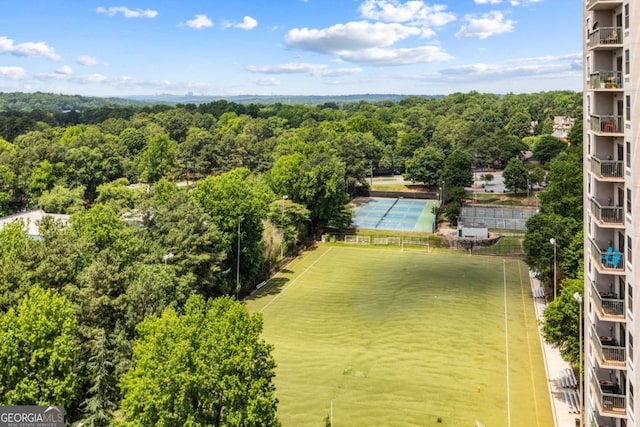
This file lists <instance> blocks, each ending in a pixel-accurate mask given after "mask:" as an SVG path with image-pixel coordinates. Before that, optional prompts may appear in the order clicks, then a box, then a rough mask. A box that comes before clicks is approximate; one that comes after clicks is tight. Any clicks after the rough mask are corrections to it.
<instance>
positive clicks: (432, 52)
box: [338, 46, 453, 65]
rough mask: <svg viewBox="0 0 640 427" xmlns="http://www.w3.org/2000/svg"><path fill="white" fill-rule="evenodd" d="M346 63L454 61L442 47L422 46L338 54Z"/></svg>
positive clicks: (372, 49)
mask: <svg viewBox="0 0 640 427" xmlns="http://www.w3.org/2000/svg"><path fill="white" fill-rule="evenodd" d="M338 55H339V56H340V58H342V59H344V60H345V61H351V62H360V63H369V64H377V65H409V64H420V63H424V62H443V61H449V60H451V59H453V57H452V56H451V55H449V54H448V53H447V52H446V51H445V50H444V49H442V48H441V47H440V46H420V47H414V48H399V49H381V48H370V49H363V50H359V51H348V52H341V53H338Z"/></svg>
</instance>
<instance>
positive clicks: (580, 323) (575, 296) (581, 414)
mask: <svg viewBox="0 0 640 427" xmlns="http://www.w3.org/2000/svg"><path fill="white" fill-rule="evenodd" d="M573 298H574V299H575V300H576V301H577V302H578V319H579V320H578V323H579V326H580V362H579V363H580V368H579V374H580V376H579V377H578V383H579V384H580V402H579V403H580V427H584V415H583V414H584V403H583V402H584V400H583V398H584V396H583V391H582V387H583V385H582V383H583V379H584V374H583V373H582V370H583V369H582V295H580V293H579V292H576V293H574V294H573Z"/></svg>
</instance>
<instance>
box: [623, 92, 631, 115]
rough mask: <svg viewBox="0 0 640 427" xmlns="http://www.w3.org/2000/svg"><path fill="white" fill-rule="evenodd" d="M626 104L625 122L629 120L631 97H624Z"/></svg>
mask: <svg viewBox="0 0 640 427" xmlns="http://www.w3.org/2000/svg"><path fill="white" fill-rule="evenodd" d="M624 100H625V104H626V112H627V117H626V118H627V120H631V97H630V96H629V95H627V96H625V97H624Z"/></svg>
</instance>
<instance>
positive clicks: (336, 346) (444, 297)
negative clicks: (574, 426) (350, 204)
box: [247, 246, 553, 427]
mask: <svg viewBox="0 0 640 427" xmlns="http://www.w3.org/2000/svg"><path fill="white" fill-rule="evenodd" d="M247 305H248V307H249V309H250V310H251V311H253V312H262V313H263V315H264V333H263V336H264V338H265V340H266V341H267V342H269V343H271V344H273V345H274V346H275V350H274V356H275V358H276V362H277V363H278V368H277V370H276V373H277V377H276V381H275V382H276V387H277V396H278V399H279V400H280V404H279V408H278V412H279V416H280V419H281V420H282V423H283V425H284V426H291V427H294V426H296V427H297V426H323V425H324V424H323V423H324V420H325V417H326V416H327V415H328V414H329V413H330V411H331V408H332V415H333V426H334V427H340V426H456V427H464V426H470V427H473V426H475V425H476V421H478V422H479V423H481V425H485V426H487V427H489V426H492V427H495V426H513V427H516V426H517V427H527V426H532V427H533V426H535V427H548V426H551V425H553V419H552V414H551V405H550V402H549V395H548V388H547V381H546V377H545V371H544V365H543V359H542V351H541V348H540V340H539V337H538V333H537V326H536V319H535V313H534V310H533V303H532V301H531V297H530V287H529V282H528V275H527V270H526V267H525V265H524V264H522V263H521V262H520V261H518V260H512V259H509V260H506V261H503V260H502V259H498V258H491V257H480V256H468V255H458V254H427V253H423V252H420V253H419V252H407V251H405V252H401V251H399V250H387V249H370V248H356V247H353V248H352V247H337V246H319V247H317V248H316V249H314V250H312V251H309V252H306V253H304V254H303V255H302V256H301V257H299V258H297V259H296V260H294V261H293V262H292V263H291V264H290V265H289V266H287V268H286V269H285V270H284V271H283V272H282V273H281V274H279V275H277V276H275V277H274V278H273V279H272V281H271V282H270V283H269V284H268V286H267V287H265V288H263V292H261V293H260V294H258V295H256V296H254V297H252V298H249V299H248V300H247ZM438 419H440V420H441V422H438ZM479 425H480V424H479Z"/></svg>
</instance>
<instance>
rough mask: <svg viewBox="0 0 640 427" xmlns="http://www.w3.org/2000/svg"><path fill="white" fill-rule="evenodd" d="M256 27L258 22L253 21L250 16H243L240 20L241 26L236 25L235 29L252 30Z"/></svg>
mask: <svg viewBox="0 0 640 427" xmlns="http://www.w3.org/2000/svg"><path fill="white" fill-rule="evenodd" d="M257 26H258V21H256V20H255V19H253V18H252V17H250V16H245V17H244V18H242V23H241V24H236V28H240V29H241V30H253V29H254V28H256V27H257Z"/></svg>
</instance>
